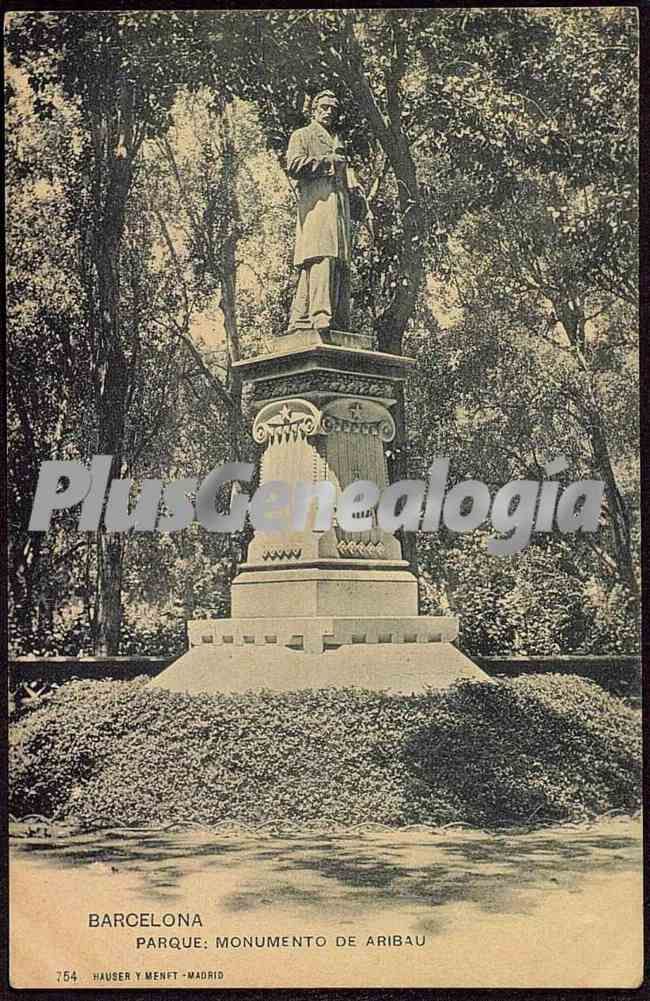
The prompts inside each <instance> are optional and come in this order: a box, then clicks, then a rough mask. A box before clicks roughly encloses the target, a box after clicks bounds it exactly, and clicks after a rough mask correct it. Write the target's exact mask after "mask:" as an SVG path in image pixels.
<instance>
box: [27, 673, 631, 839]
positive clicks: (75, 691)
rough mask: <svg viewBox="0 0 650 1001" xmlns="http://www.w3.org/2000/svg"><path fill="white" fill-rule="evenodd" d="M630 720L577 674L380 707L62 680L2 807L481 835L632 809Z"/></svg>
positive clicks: (322, 697) (358, 693)
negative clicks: (479, 829)
mask: <svg viewBox="0 0 650 1001" xmlns="http://www.w3.org/2000/svg"><path fill="white" fill-rule="evenodd" d="M640 739H641V738H640V722H639V718H638V713H636V712H635V711H633V710H632V709H630V708H628V707H627V706H626V705H625V704H624V703H623V702H622V701H620V700H619V699H617V698H614V697H612V696H609V695H607V694H606V693H605V692H604V691H603V690H602V689H601V688H599V687H598V686H597V685H595V684H593V683H591V682H588V681H585V680H583V679H579V678H576V677H560V676H542V675H539V676H531V677H526V678H518V679H516V680H512V681H500V682H496V683H494V684H484V683H477V682H464V683H460V684H459V685H457V686H456V687H454V688H452V689H450V690H449V691H446V692H442V693H434V692H431V693H428V694H423V695H412V696H406V695H389V694H385V693H375V692H367V691H362V690H354V689H346V690H337V689H322V690H319V691H299V692H292V693H284V694H277V693H271V692H262V693H257V694H256V693H247V694H244V695H229V696H227V695H219V696H217V695H183V694H175V693H170V692H167V691H164V690H157V689H148V688H146V687H144V686H143V684H142V683H141V682H140V681H136V682H115V681H99V682H98V681H83V682H82V681H78V682H71V683H69V684H66V685H64V686H62V687H61V688H60V689H59V690H58V691H56V692H54V693H52V694H51V695H50V696H48V697H47V700H46V702H45V704H43V705H41V706H40V708H36V709H34V710H33V711H31V712H30V713H28V714H27V715H26V716H24V717H23V718H22V719H21V720H20V721H19V722H18V723H16V724H15V725H14V726H13V727H12V733H11V750H10V774H11V783H12V788H11V792H10V810H11V811H12V813H13V814H14V815H20V816H25V815H28V814H31V813H41V814H44V815H48V816H51V815H53V814H54V813H55V812H57V814H58V816H59V817H66V818H70V819H73V820H75V821H79V822H81V823H84V824H89V825H100V826H101V825H104V826H106V825H115V824H117V825H120V824H125V825H134V824H161V823H168V822H173V821H178V820H193V821H196V822H200V823H204V824H213V823H217V822H218V821H221V820H224V819H228V820H236V821H240V822H246V823H260V822H263V821H266V820H291V821H314V820H315V821H321V822H327V821H332V822H339V823H344V824H355V823H360V822H366V821H375V822H382V823H385V824H389V825H396V826H398V825H404V824H408V823H418V822H422V823H424V822H426V823H432V824H442V823H448V822H452V821H458V822H462V821H464V822H469V823H472V824H483V825H490V824H493V825H497V824H507V823H526V822H529V821H530V822H533V821H534V822H541V821H544V820H549V819H552V820H563V819H567V818H574V819H577V818H584V817H586V816H591V815H595V814H602V813H605V812H608V811H611V810H614V811H617V810H618V811H624V812H625V811H628V812H631V811H634V810H635V809H636V808H637V807H638V805H639V796H640Z"/></svg>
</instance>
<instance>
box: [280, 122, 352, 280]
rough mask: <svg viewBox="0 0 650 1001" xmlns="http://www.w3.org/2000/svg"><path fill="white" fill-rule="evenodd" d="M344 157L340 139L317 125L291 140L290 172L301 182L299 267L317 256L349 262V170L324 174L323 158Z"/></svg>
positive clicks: (340, 167) (296, 256) (296, 260)
mask: <svg viewBox="0 0 650 1001" xmlns="http://www.w3.org/2000/svg"><path fill="white" fill-rule="evenodd" d="M335 153H336V155H337V156H345V151H344V149H343V146H342V144H341V142H340V140H339V139H338V137H337V136H331V135H330V134H329V132H328V131H327V129H325V128H323V126H322V125H320V124H319V123H318V122H312V123H311V125H307V126H306V128H304V129H298V130H297V131H296V132H294V133H293V135H292V136H291V139H290V140H289V149H288V151H287V171H288V173H289V176H290V177H292V178H293V179H294V180H295V181H297V182H298V218H297V221H296V249H295V254H294V259H293V262H294V264H295V265H296V266H297V267H300V266H301V265H302V264H303V263H304V262H305V261H308V260H310V259H313V258H315V257H336V258H338V260H339V261H342V262H343V263H344V264H346V265H348V266H349V263H350V237H351V229H352V227H351V221H350V193H349V183H348V168H347V167H346V165H345V164H343V163H341V164H338V165H337V171H336V175H335V176H333V177H328V176H326V175H324V174H323V173H322V161H323V158H324V157H331V156H333V155H334V154H335Z"/></svg>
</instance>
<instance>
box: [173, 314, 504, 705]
mask: <svg viewBox="0 0 650 1001" xmlns="http://www.w3.org/2000/svg"><path fill="white" fill-rule="evenodd" d="M276 344H277V347H276V349H275V350H274V351H273V352H272V353H271V354H267V355H262V356H259V357H257V358H252V359H248V360H245V361H241V362H238V363H237V364H236V367H237V368H238V369H239V371H240V373H241V375H242V376H243V378H244V379H245V380H247V381H248V382H250V383H252V385H253V401H254V402H253V405H254V410H255V412H256V416H255V420H254V423H253V438H254V440H255V441H256V442H257V443H258V444H259V445H260V446H262V448H263V452H262V456H261V462H260V484H265V483H269V482H273V481H283V482H286V483H289V484H295V483H297V482H302V483H307V484H313V483H319V482H321V481H324V480H327V481H329V482H330V483H331V484H332V485H333V488H334V493H335V496H336V498H338V497H340V495H341V493H342V492H343V491H344V490H345V489H346V487H348V486H349V485H350V484H351V483H353V482H355V481H357V480H370V481H371V482H373V483H375V484H376V485H377V486H378V487H379V488H380V490H381V489H384V488H385V487H386V486H388V474H387V466H386V455H385V447H386V445H388V444H389V443H390V442H391V441H392V440H393V438H394V436H395V423H394V420H393V417H392V415H391V412H390V411H391V408H392V407H393V405H394V404H395V402H396V401H397V398H398V387H399V384H400V383H401V382H402V381H403V380H404V379H405V378H406V377H407V375H408V372H409V370H410V368H411V367H412V365H413V364H414V363H413V361H412V359H409V358H403V357H398V356H395V355H388V354H384V353H382V352H378V351H373V350H372V341H371V338H370V337H368V336H364V335H358V334H352V333H348V332H346V331H330V332H329V333H328V334H327V335H324V334H323V333H321V332H317V331H313V330H308V331H300V332H296V333H293V334H289V335H287V336H285V337H281V338H278V339H277V342H276ZM315 523H316V522H315V518H314V512H313V511H312V512H311V514H310V516H309V517H308V519H307V522H306V528H305V530H304V531H295V530H293V531H284V532H273V533H268V532H267V533H263V532H259V531H258V532H256V533H255V536H254V538H253V540H252V542H251V544H250V546H249V548H248V554H247V559H246V562H245V563H243V564H242V565H241V566H240V568H239V569H240V572H239V574H238V575H237V577H236V578H235V580H234V581H233V584H232V591H231V594H232V618H231V619H224V620H215V619H210V620H200V621H195V622H191V623H190V624H189V629H188V631H189V637H190V647H191V648H190V651H189V652H188V653H187V654H185V655H184V656H183V657H181V658H180V659H179V660H178V661H177V662H176V663H175V664H173V665H172V666H171V667H170V668H168V669H167V670H166V671H164V672H163V673H162V674H161V675H160V676H159V677H158V678H156V680H155V682H154V684H155V686H156V687H162V688H171V689H173V690H177V691H226V692H227V691H243V690H246V689H260V688H270V689H276V690H277V689H287V688H301V687H324V686H328V685H345V686H351V685H352V686H354V685H357V686H361V687H364V688H372V689H392V690H396V691H407V692H408V691H422V690H423V689H424V688H427V687H444V686H445V685H448V684H450V683H451V682H452V681H454V680H456V679H457V678H459V677H474V678H482V679H484V680H489V679H488V678H487V675H485V674H484V673H483V672H482V671H481V670H480V669H479V668H478V667H476V665H475V664H473V663H472V662H471V661H470V660H468V658H466V657H464V656H463V654H461V653H460V651H459V650H457V649H456V648H455V647H453V646H452V642H453V640H454V639H455V638H456V636H457V634H458V623H457V620H456V619H453V618H444V617H435V616H434V617H424V616H422V617H421V616H418V614H417V613H418V606H417V581H416V578H415V577H414V576H413V574H412V573H411V572H410V571H409V570H408V564H407V563H406V562H405V561H404V560H403V559H402V552H401V546H400V544H399V541H398V540H397V539H396V538H395V536H393V535H391V534H390V533H388V532H385V531H384V530H383V529H381V528H380V527H379V525H378V524H377V522H376V515H374V512H373V519H372V521H371V527H370V528H368V529H367V530H366V531H363V532H352V531H349V530H347V529H343V528H342V527H341V526H340V525H338V524H337V523H336V519H334V523H333V524H332V525H331V527H329V528H327V529H326V530H316V529H315V527H314V525H315Z"/></svg>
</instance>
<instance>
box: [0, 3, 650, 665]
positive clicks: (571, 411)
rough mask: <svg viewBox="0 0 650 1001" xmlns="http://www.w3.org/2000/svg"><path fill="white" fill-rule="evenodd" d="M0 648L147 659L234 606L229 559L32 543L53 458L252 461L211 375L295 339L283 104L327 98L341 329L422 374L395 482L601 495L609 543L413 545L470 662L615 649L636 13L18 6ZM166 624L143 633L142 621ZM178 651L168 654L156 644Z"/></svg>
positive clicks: (291, 116) (394, 457)
mask: <svg viewBox="0 0 650 1001" xmlns="http://www.w3.org/2000/svg"><path fill="white" fill-rule="evenodd" d="M7 28H8V30H7V49H8V55H9V62H8V73H7V88H6V113H7V121H8V129H7V184H8V194H9V197H8V213H7V223H8V243H7V246H8V274H7V278H8V281H7V300H8V319H9V356H10V357H9V367H8V410H9V422H8V436H9V449H10V454H11V455H12V456H15V457H16V461H12V463H11V464H10V467H9V483H8V499H9V528H10V552H9V561H10V628H11V636H12V646H13V652H15V653H16V654H23V653H34V654H56V653H65V654H69V655H75V654H78V653H88V652H95V653H98V652H103V653H109V654H116V653H154V652H156V653H160V654H167V653H169V652H170V650H171V648H170V643H171V644H172V645H173V650H174V651H175V650H176V649H177V645H176V644H177V640H178V638H179V637H181V636H182V632H183V622H184V621H185V620H186V619H188V618H191V617H193V616H201V615H210V616H219V615H224V614H227V613H228V607H229V605H228V602H229V596H228V584H229V581H230V579H231V577H232V575H233V572H234V569H235V566H236V564H237V562H238V560H239V559H240V557H241V554H242V550H243V545H244V544H245V541H246V540H245V538H230V537H227V538H224V537H215V536H211V535H209V533H207V532H204V531H198V532H197V531H184V532H181V533H176V534H172V535H169V536H162V535H156V534H148V533H142V534H134V535H131V534H124V535H122V534H120V533H106V532H103V531H102V530H101V529H100V531H99V532H97V533H82V534H79V533H78V532H76V531H75V515H76V511H75V512H62V513H61V514H59V515H58V516H56V517H55V518H54V519H53V527H52V530H51V531H50V532H49V533H47V535H35V534H30V533H29V532H28V531H27V525H28V520H29V513H30V509H31V502H32V499H33V496H34V492H35V487H36V481H37V476H38V469H39V466H40V463H41V462H42V461H43V460H45V459H52V458H56V459H81V460H83V461H88V459H89V457H90V456H91V455H92V454H93V453H101V452H109V453H111V454H113V455H114V456H115V457H116V459H115V468H114V470H113V473H114V475H121V476H123V477H127V476H128V477H132V478H133V479H134V481H135V483H136V484H138V483H139V482H140V481H141V480H142V479H143V478H145V477H152V478H153V477H156V478H161V479H163V480H168V479H172V478H181V477H198V478H201V477H202V476H203V475H205V473H207V472H208V470H209V469H210V468H212V467H213V466H215V465H217V464H218V463H220V462H223V461H227V460H232V459H233V458H235V457H236V456H238V455H244V453H246V452H247V450H249V451H248V455H247V457H250V458H255V456H254V454H253V452H252V450H251V445H250V441H249V438H248V434H247V427H248V426H249V420H248V418H249V416H250V415H248V414H247V412H246V394H245V391H244V389H243V387H242V386H241V385H240V384H239V383H238V380H237V377H236V370H235V369H233V362H234V361H236V360H237V359H238V358H240V357H243V356H246V355H250V354H254V353H258V352H260V351H262V350H268V349H269V348H270V346H271V345H272V338H273V337H274V336H275V335H277V334H279V333H282V332H283V330H284V329H285V324H286V318H287V315H288V304H289V299H290V295H291V288H292V281H293V275H292V272H291V267H290V260H291V240H292V230H293V225H294V222H293V214H294V208H295V206H294V201H293V196H292V194H291V189H290V187H289V184H288V183H287V178H286V176H285V174H284V172H283V169H282V163H283V160H282V157H283V151H284V149H285V147H286V142H287V138H288V136H289V134H290V132H291V130H292V129H293V128H295V127H297V126H299V125H301V124H303V123H304V120H305V117H304V100H305V97H306V96H308V95H309V94H313V93H314V92H316V91H317V90H319V89H321V88H322V87H323V86H331V87H333V88H334V89H335V90H336V91H337V92H338V94H339V97H340V99H341V103H342V110H343V127H344V130H345V133H346V141H347V144H348V147H349V149H350V152H351V156H352V159H353V162H354V166H355V170H356V171H357V173H358V174H359V177H360V179H361V181H362V182H363V184H364V186H365V188H366V190H367V192H368V198H369V202H370V205H371V208H372V213H373V216H374V226H373V227H372V233H371V232H370V231H369V230H367V229H364V228H359V230H358V232H356V234H355V252H354V262H353V293H354V309H353V316H354V328H355V329H359V330H364V331H371V332H373V334H374V336H375V339H376V343H377V346H378V347H380V348H381V349H382V350H388V351H404V352H405V353H407V354H410V355H412V356H413V357H415V358H416V360H417V366H416V371H415V373H414V376H413V378H412V379H410V380H409V383H408V385H407V387H406V396H405V400H403V401H402V400H400V401H398V405H397V406H396V408H395V415H396V419H397V424H398V430H399V434H398V437H397V440H396V441H395V442H394V443H393V444H392V446H391V449H390V455H389V464H390V473H391V479H393V480H396V479H399V478H401V477H402V476H404V475H407V474H410V475H415V476H424V475H425V473H426V469H427V468H428V465H429V464H430V463H431V461H432V460H433V459H434V457H435V456H437V455H447V456H450V457H451V459H452V465H453V476H452V479H451V482H450V485H452V484H453V482H455V481H457V480H459V479H462V478H463V477H474V478H479V479H481V480H482V481H483V482H485V483H488V484H489V485H490V487H491V488H494V489H495V490H496V488H498V486H499V485H501V484H503V483H506V482H508V481H509V480H510V479H514V478H519V477H523V478H532V479H535V480H540V479H542V478H544V476H545V470H544V467H545V464H546V463H548V462H550V461H552V460H553V459H555V458H556V457H557V456H558V455H560V454H561V455H564V456H566V457H567V461H568V468H567V470H566V472H565V473H563V474H562V475H561V477H560V479H561V480H562V482H563V483H566V482H568V481H570V480H574V479H578V478H581V477H586V478H595V479H602V480H603V482H604V483H605V503H604V505H603V511H602V521H601V526H600V529H599V532H598V533H597V535H595V536H585V535H576V536H572V537H566V536H565V537H560V536H559V535H558V534H557V533H556V534H554V535H552V536H546V537H534V538H533V540H532V543H531V546H530V548H529V550H527V551H526V552H525V553H522V554H519V555H517V556H513V557H508V558H494V557H492V558H490V557H487V556H486V554H485V550H484V548H483V545H482V541H483V538H484V535H485V532H484V531H483V529H481V530H479V531H477V532H476V533H474V534H473V535H472V536H462V537H458V536H456V537H453V536H451V535H450V533H448V532H444V531H443V532H441V533H440V535H439V536H435V537H430V536H429V537H425V536H421V537H420V538H419V539H418V540H417V541H416V540H414V538H413V537H412V536H407V538H406V540H405V542H406V545H405V555H406V556H407V558H408V559H409V560H410V561H411V564H412V565H413V567H414V569H415V568H417V570H418V572H419V575H420V581H421V585H422V586H421V596H422V599H423V601H422V610H423V611H428V612H439V611H446V610H448V609H452V610H453V611H454V612H456V613H458V614H460V616H461V622H462V629H463V634H462V638H463V643H464V644H465V645H466V647H467V648H468V649H469V650H470V651H472V652H474V653H483V654H489V653H496V652H498V653H506V652H510V653H513V654H526V653H528V654H553V653H556V652H558V651H561V652H563V653H571V652H596V653H620V652H635V651H636V650H637V649H638V592H639V580H638V578H639V573H638V565H639V560H638V556H639V518H638V511H639V467H638V371H637V369H638V364H637V341H638V337H637V325H638V320H637V294H638V292H637V287H636V286H637V271H638V268H637V253H636V237H637V212H638V209H637V146H638V143H637V35H638V31H637V19H636V12H635V11H634V9H633V8H625V7H619V8H617V7H600V8H567V9H562V10H560V9H559V8H558V9H556V8H530V9H527V8H520V9H517V8H494V9H491V8H475V9H469V8H467V9H465V8H426V9H415V10H410V11H407V12H404V11H398V10H380V9H345V10H320V9H313V10H293V11H291V10H289V11H284V10H282V11H277V10H276V11H273V10H269V11H261V10H260V11H239V12H235V11H228V12H219V11H165V12H145V11H128V12H84V13H80V12H71V11H70V12H15V13H14V14H13V15H12V16H11V18H10V19H9V21H8V25H7ZM155 620H158V622H157V624H156V621H155ZM170 637H171V639H170Z"/></svg>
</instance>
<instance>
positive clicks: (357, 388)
mask: <svg viewBox="0 0 650 1001" xmlns="http://www.w3.org/2000/svg"><path fill="white" fill-rule="evenodd" d="M308 392H321V393H340V394H349V395H350V396H375V397H380V398H382V399H391V398H394V396H395V392H394V389H393V384H392V382H391V381H390V380H389V379H379V378H371V377H370V376H364V375H348V374H346V373H345V372H343V373H339V372H332V371H323V370H321V371H316V372H313V371H311V372H310V371H307V372H299V373H297V374H296V375H290V376H284V377H283V378H279V379H261V380H260V381H259V382H256V383H255V398H256V399H258V400H265V399H268V398H269V397H272V396H295V395H298V394H300V393H308Z"/></svg>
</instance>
